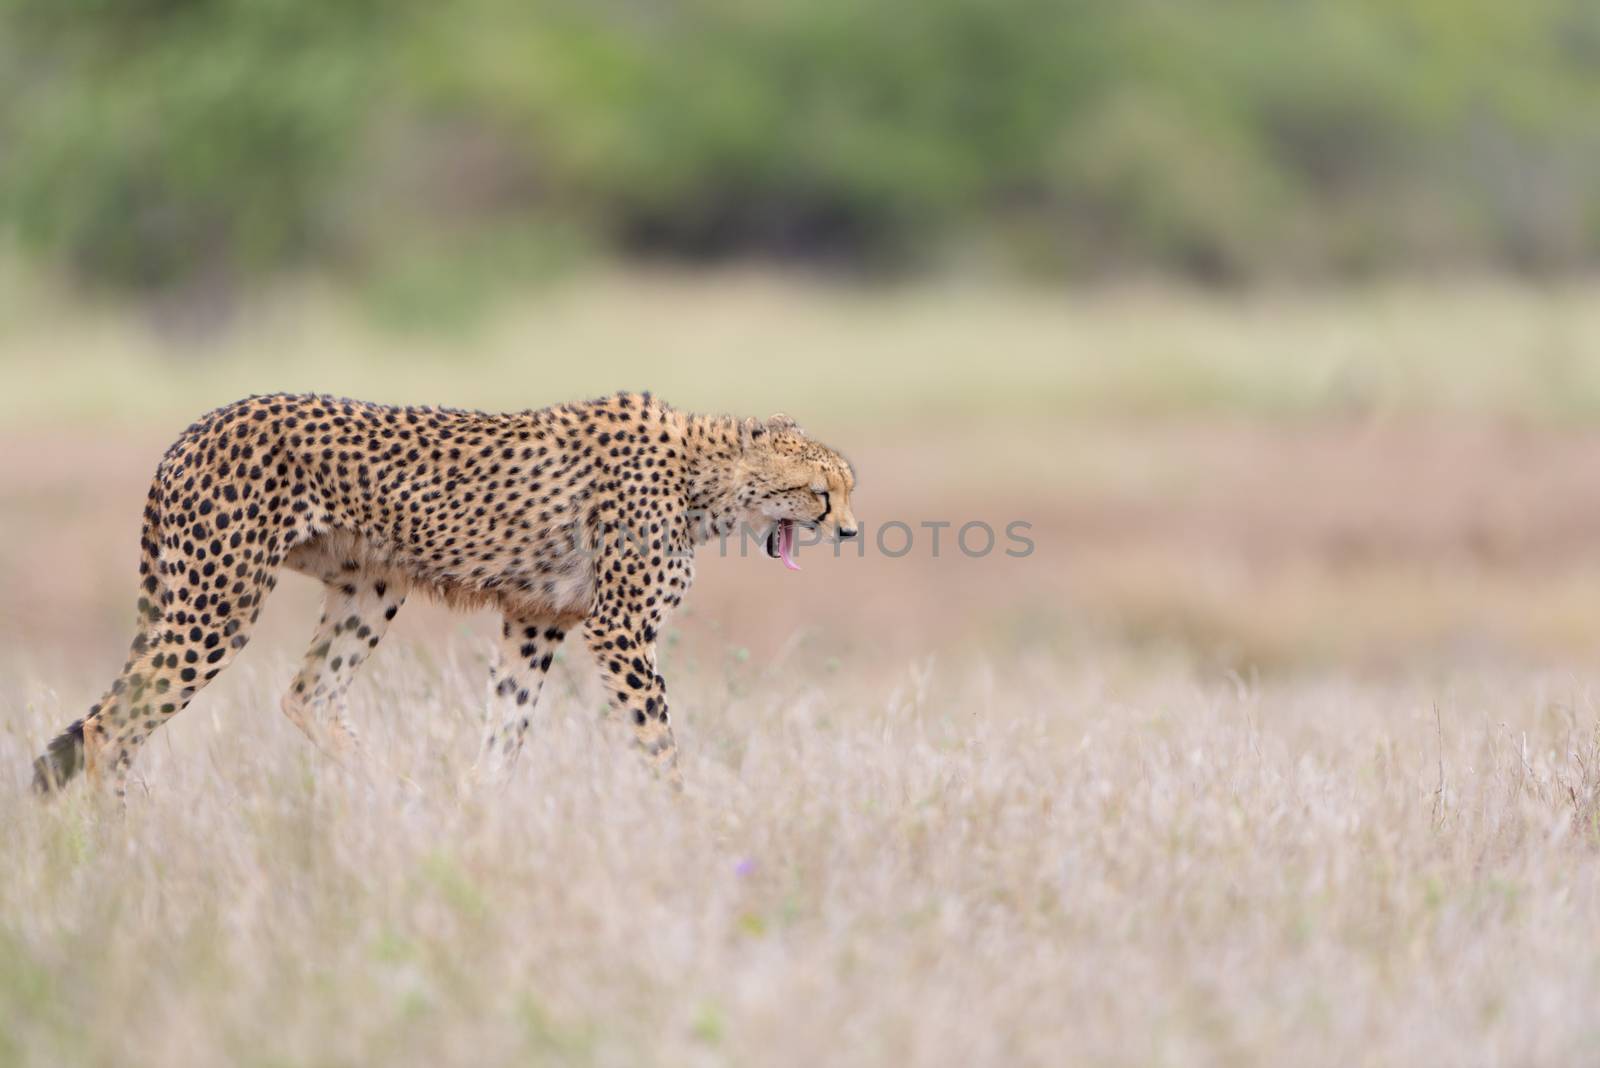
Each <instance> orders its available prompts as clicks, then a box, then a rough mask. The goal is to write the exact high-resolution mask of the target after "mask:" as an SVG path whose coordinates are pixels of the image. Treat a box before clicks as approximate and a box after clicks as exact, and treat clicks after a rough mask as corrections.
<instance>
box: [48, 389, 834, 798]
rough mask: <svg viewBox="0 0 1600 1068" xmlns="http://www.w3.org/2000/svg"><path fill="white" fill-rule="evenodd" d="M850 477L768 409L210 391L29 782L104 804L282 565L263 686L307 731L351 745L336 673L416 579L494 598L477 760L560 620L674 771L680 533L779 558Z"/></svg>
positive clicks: (246, 632) (518, 706)
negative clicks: (268, 675) (120, 640)
mask: <svg viewBox="0 0 1600 1068" xmlns="http://www.w3.org/2000/svg"><path fill="white" fill-rule="evenodd" d="M854 488H855V472H854V470H853V469H852V467H851V465H850V464H849V463H848V462H846V461H845V459H844V458H843V457H841V456H840V455H839V454H838V453H837V452H835V451H833V450H832V449H830V448H827V447H826V446H824V445H821V444H819V443H818V442H816V441H813V440H812V439H810V438H809V437H808V436H807V435H806V434H805V432H804V431H803V430H801V429H800V427H799V426H798V425H796V424H795V422H794V421H793V420H791V419H789V418H787V417H785V416H781V415H780V416H773V417H772V418H770V419H767V420H759V419H738V418H734V417H731V416H714V415H697V414H691V413H688V412H682V411H679V410H677V409H674V408H672V407H670V406H668V405H667V404H665V403H663V402H662V401H660V400H658V399H656V398H654V397H652V396H651V395H650V394H649V393H642V394H636V393H618V394H616V395H614V396H610V397H604V398H601V399H598V400H591V401H585V402H579V403H571V404H563V405H559V406H556V407H550V408H542V409H537V410H527V411H520V412H511V413H503V414H496V413H486V412H478V411H464V410H459V409H452V408H443V407H396V406H388V405H382V404H372V403H367V402H363V401H355V400H347V399H341V398H334V397H328V396H318V395H291V394H276V395H271V396H253V397H249V398H247V399H245V400H241V401H237V402H235V403H233V404H229V405H226V406H224V407H222V408H218V409H216V410H215V411H212V412H210V413H209V414H207V415H205V416H202V417H201V418H200V419H199V421H197V422H195V423H194V424H193V425H192V426H190V427H189V428H188V429H187V430H186V431H184V432H183V434H182V435H181V436H180V437H179V438H178V440H177V441H176V442H175V443H174V444H173V445H172V446H171V447H170V448H169V449H168V450H167V452H166V454H165V456H164V457H163V459H162V460H161V462H160V464H159V465H158V466H157V468H156V474H155V479H154V481H153V482H152V484H151V486H150V493H149V497H148V499H147V502H146V505H145V509H144V523H143V530H142V536H141V538H140V542H139V547H140V560H139V576H140V596H139V600H138V632H137V635H136V637H135V638H134V639H133V645H132V648H131V650H130V652H129V654H128V659H127V662H126V663H125V664H124V665H123V668H122V672H121V674H120V675H119V676H118V677H117V679H116V680H115V681H114V682H113V683H112V684H111V688H110V689H109V690H108V691H107V692H106V694H105V695H104V696H103V697H102V698H101V699H100V700H99V702H97V703H96V704H94V705H93V706H92V707H91V708H90V709H89V712H88V714H87V715H85V716H84V717H83V718H82V719H80V720H78V721H76V722H74V723H73V724H72V725H71V726H70V727H68V728H67V729H66V730H65V731H63V732H62V733H61V734H60V735H59V736H58V737H56V738H55V739H54V740H53V741H52V742H50V744H49V746H48V748H47V750H46V751H45V753H44V755H42V756H40V757H39V758H38V760H37V761H35V763H34V787H35V789H36V790H38V791H39V792H41V793H44V794H49V793H52V792H54V791H57V790H59V789H60V788H61V787H62V786H63V785H64V784H65V783H66V781H67V780H68V779H70V778H72V777H73V776H74V775H75V774H76V773H77V772H78V771H79V770H83V771H85V772H86V773H87V777H88V779H89V780H90V781H91V783H98V784H100V785H101V786H103V787H109V788H110V789H111V790H112V792H113V793H114V794H115V795H116V796H117V797H118V798H121V797H122V796H123V795H124V793H125V790H126V782H127V776H128V773H129V768H130V767H131V765H132V762H133V760H134V757H135V756H136V754H137V753H138V751H139V748H140V746H142V745H143V744H144V743H145V742H147V741H148V740H149V739H150V736H151V734H152V733H153V732H154V731H155V730H156V729H157V728H158V727H160V726H161V725H162V724H163V723H165V722H167V721H168V720H169V719H171V718H172V717H173V716H175V715H177V714H178V713H179V712H181V711H182V710H183V708H184V706H186V705H187V704H188V703H189V702H190V700H192V699H193V697H194V696H195V694H197V693H198V692H199V691H200V690H201V689H202V688H203V687H204V686H205V685H206V684H207V683H208V682H210V681H211V680H212V679H214V678H215V677H216V676H217V674H218V673H219V672H221V671H222V670H223V669H224V668H226V667H227V666H228V664H229V663H230V662H231V661H232V660H233V658H234V657H235V656H237V655H238V653H239V651H240V650H241V649H243V648H244V647H245V643H246V642H248V641H249V639H250V632H251V628H252V626H253V625H254V624H255V622H256V619H257V617H258V616H259V615H260V613H261V606H262V602H263V600H264V599H265V598H266V596H267V595H268V594H269V593H271V592H272V590H273V588H274V587H275V585H276V583H277V578H278V573H279V571H280V570H281V569H282V568H284V567H287V568H289V569H291V570H293V571H298V572H301V573H302V574H306V575H310V576H312V577H313V578H316V579H320V580H321V581H322V583H323V586H324V592H323V598H324V599H323V610H322V617H321V620H320V621H319V622H318V624H317V627H316V631H315V634H314V636H313V637H312V639H311V645H310V649H309V651H308V652H307V654H306V657H305V661H304V663H303V665H302V666H301V668H300V671H299V673H298V674H297V675H296V676H295V677H294V680H293V681H292V682H291V683H290V685H289V688H288V692H287V693H286V694H285V695H284V697H283V701H282V707H283V711H284V712H285V713H286V714H287V715H288V717H289V719H290V720H291V721H292V722H293V723H294V724H295V726H296V727H298V728H299V729H300V730H301V731H302V732H303V733H304V734H306V735H307V737H309V738H310V739H311V740H312V742H313V743H315V744H317V745H319V746H321V747H324V748H327V749H329V750H330V752H334V753H345V752H348V751H349V750H350V749H351V748H352V747H354V745H355V743H356V740H355V735H354V733H353V732H352V730H351V728H350V726H349V725H348V724H347V722H346V720H345V711H344V710H345V698H346V694H347V692H348V690H349V688H350V684H351V681H352V680H353V678H354V676H355V673H356V670H357V668H358V667H360V665H361V664H362V663H364V662H365V661H366V660H367V659H368V658H370V657H371V656H372V655H373V650H374V649H375V648H376V646H377V645H378V642H379V641H380V640H381V639H382V638H383V635H384V632H385V631H386V630H387V629H388V627H389V624H390V623H391V621H393V620H394V618H395V615H396V613H398V612H399V611H400V608H401V606H402V605H403V604H404V603H405V600H406V598H407V596H409V595H411V594H413V593H420V594H427V595H431V596H433V597H435V598H437V599H439V600H441V601H443V602H444V603H446V604H447V605H449V606H451V607H452V608H456V609H462V610H470V609H477V608H485V607H487V608H493V609H496V610H498V611H499V612H500V614H501V616H502V625H501V627H500V638H499V641H498V643H497V651H496V655H495V657H494V662H493V666H492V667H491V668H490V673H489V687H488V689H489V697H488V701H489V711H488V720H487V736H486V738H485V740H484V743H483V749H482V751H481V754H480V758H479V760H480V764H481V763H482V762H483V761H484V760H486V759H487V760H490V761H492V762H494V763H496V764H498V765H501V766H506V765H509V764H510V763H511V762H512V761H514V759H515V758H516V756H517V754H518V753H519V752H520V751H521V749H522V745H523V738H524V735H525V734H526V732H527V730H528V725H529V717H530V715H531V713H532V711H533V708H534V705H535V703H536V702H537V700H538V697H539V691H540V688H541V686H542V684H543V682H544V679H545V675H546V673H547V672H548V671H549V669H550V664H551V659H552V657H553V655H554V653H555V650H556V648H557V647H558V646H559V645H560V644H561V641H562V639H563V638H564V637H565V636H566V634H567V632H568V631H569V630H571V629H572V628H574V627H576V626H578V625H580V624H581V625H582V628H583V636H584V640H585V641H586V643H587V644H588V647H589V649H590V650H591V652H592V653H593V654H594V659H595V661H596V664H597V665H598V668H599V671H600V674H601V676H602V678H603V681H604V684H605V688H606V691H607V693H608V694H609V695H610V696H611V697H613V698H614V700H615V703H616V705H617V706H619V707H620V708H621V709H622V710H625V714H626V715H627V717H628V718H629V719H630V720H631V722H632V725H633V728H634V733H635V741H636V743H637V745H638V747H639V748H640V749H641V750H642V751H643V753H644V754H645V756H646V758H647V760H648V761H649V763H650V764H651V765H652V766H654V767H655V768H656V769H657V771H658V772H660V773H662V774H663V775H664V776H666V777H667V778H668V779H670V780H671V781H672V782H673V783H675V784H681V777H680V776H679V773H678V768H677V748H676V746H675V744H674V742H673V738H672V728H671V724H670V721H669V719H668V713H667V694H666V681H665V680H664V679H663V678H662V677H661V674H660V673H659V672H658V671H657V670H656V640H657V637H658V635H659V634H660V631H661V627H662V624H663V623H664V621H665V620H666V618H667V616H668V614H669V613H670V612H671V611H672V609H674V608H676V607H677V606H678V604H679V603H680V602H681V601H682V599H683V596H684V594H685V593H687V592H688V590H689V586H690V583H691V581H692V579H693V577H694V567H693V554H694V550H695V548H696V547H697V546H700V545H704V544H706V543H707V542H708V541H710V540H711V539H712V538H717V537H720V538H722V539H724V544H726V543H727V542H726V539H727V538H728V537H729V536H730V535H732V534H734V533H738V534H739V536H740V537H741V538H743V537H744V536H745V535H746V534H748V533H751V532H755V533H756V534H757V536H759V537H761V538H762V541H763V543H764V547H765V549H766V551H767V553H768V555H770V556H772V557H774V558H777V559H779V560H781V561H782V562H783V563H784V564H785V566H787V567H790V568H797V566H798V565H797V564H796V563H795V561H794V549H795V547H796V544H797V540H796V539H797V537H798V535H797V533H796V532H797V530H801V529H805V530H809V531H814V532H816V534H817V535H818V536H827V537H833V538H852V537H855V536H856V533H857V525H856V520H855V517H854V515H853V513H852V512H851V508H850V495H851V493H852V491H853V490H854Z"/></svg>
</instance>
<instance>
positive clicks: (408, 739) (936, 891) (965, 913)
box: [0, 648, 1600, 1065]
mask: <svg viewBox="0 0 1600 1068" xmlns="http://www.w3.org/2000/svg"><path fill="white" fill-rule="evenodd" d="M385 652H386V654H387V655H386V656H384V657H383V658H382V660H381V663H382V665H383V670H382V672H381V675H382V678H381V681H377V680H372V679H369V680H368V682H367V684H365V685H363V686H362V687H359V688H358V689H359V694H360V696H359V698H358V700H357V709H356V712H357V722H358V724H359V726H360V727H361V729H362V731H363V734H364V737H365V738H366V739H367V741H368V744H369V746H370V748H371V749H372V755H371V763H370V764H369V765H368V766H369V769H370V772H369V774H370V781H365V780H364V779H363V778H360V777H356V776H351V775H348V774H345V773H342V772H341V771H340V770H339V769H338V768H336V767H335V766H333V765H331V764H330V763H328V762H327V761H326V760H325V759H323V758H321V757H320V756H319V755H318V754H317V753H316V752H315V751H314V750H313V749H312V748H311V747H310V746H308V745H306V744H305V743H304V741H303V740H302V739H301V738H300V736H299V735H298V734H297V733H295V732H294V730H293V728H292V727H291V726H290V725H289V724H288V722H287V720H286V719H285V718H284V717H283V716H281V715H279V714H278V713H277V711H276V709H275V707H274V706H275V701H274V691H275V689H276V686H275V685H274V684H275V683H276V682H277V680H278V678H279V677H281V676H286V675H287V673H288V671H289V670H290V667H289V664H288V662H287V661H284V662H282V663H280V664H277V665H276V667H277V668H278V669H279V670H276V671H256V672H248V673H245V674H242V675H239V676H234V677H229V678H227V679H225V680H223V681H219V683H218V684H217V689H218V691H220V692H219V693H217V694H215V695H213V696H210V697H209V700H208V702H207V705H209V707H207V706H206V705H197V707H196V709H195V710H193V711H191V712H190V713H189V714H188V716H187V717H186V718H187V719H188V720H189V721H190V722H189V723H187V724H183V725H174V727H173V728H172V729H171V730H169V731H167V732H165V733H164V734H163V736H162V739H161V741H160V742H159V743H158V744H156V745H155V746H154V747H152V751H151V752H150V754H149V756H150V759H149V760H147V761H146V762H145V763H144V764H143V765H142V766H141V768H142V771H143V773H144V775H145V776H146V777H147V779H148V782H149V789H148V795H147V796H146V795H142V794H141V795H139V796H136V798H135V800H134V801H133V803H132V804H131V806H130V809H131V811H130V813H129V816H128V818H127V820H126V822H124V821H122V820H119V819H116V818H106V817H105V816H103V815H100V814H97V813H95V812H94V811H92V809H91V807H90V806H89V805H88V803H87V801H86V799H85V797H84V795H83V794H81V793H76V794H74V795H72V796H70V797H69V798H67V799H65V800H64V801H63V802H62V803H60V804H56V805H53V806H50V807H47V808H45V807H38V806H36V805H35V804H34V803H33V802H32V801H31V800H29V799H28V798H27V797H26V796H25V795H24V794H23V793H22V790H23V785H24V780H23V769H24V768H25V767H26V762H27V759H28V758H29V757H30V756H31V755H32V751H33V748H34V743H35V740H36V739H38V738H40V737H42V736H43V735H44V733H45V732H46V731H47V730H48V729H51V728H53V727H55V726H56V725H57V724H58V723H59V722H60V721H61V720H63V719H65V718H67V717H69V716H71V715H73V714H75V712H76V707H75V706H64V705H63V703H62V701H61V700H60V699H59V697H58V696H57V692H56V690H55V689H54V688H53V687H54V686H55V685H56V682H55V680H49V681H46V680H40V679H36V678H29V677H26V676H24V677H22V678H18V677H16V676H11V680H12V681H10V682H8V684H7V687H6V691H5V699H6V700H7V702H8V704H10V705H11V706H12V707H20V708H25V709H26V711H25V712H23V713H21V714H19V715H18V716H16V717H15V719H13V720H12V721H11V723H10V724H9V725H8V730H7V731H6V732H5V734H4V735H3V736H0V769H3V774H4V779H3V780H0V781H3V782H4V783H5V784H6V790H5V794H6V796H7V798H8V800H6V801H5V802H4V812H3V814H0V848H3V854H4V856H5V857H6V858H7V863H6V865H5V869H4V876H3V877H0V916H3V917H4V920H3V926H0V950H3V951H0V1063H6V1064H105V1065H133V1064H152V1065H153V1064H161V1065H188V1064H193V1065H209V1064H244V1065H300V1064H305V1065H358V1064H372V1063H385V1064H419V1065H420V1064H428V1065H450V1064H461V1065H481V1064H515V1063H576V1064H617V1065H625V1064H724V1063H725V1064H752V1063H761V1064H794V1065H807V1064H816V1063H849V1064H907V1063H915V1064H931V1065H940V1064H948V1065H964V1064H976V1063H985V1064H999V1063H1031V1064H1063V1063H1090V1064H1108V1065H1120V1064H1130V1065H1132V1064H1195V1063H1227V1064H1282V1063H1297V1064H1329V1065H1333V1064H1353V1063H1362V1064H1410V1063H1419V1062H1421V1063H1435V1064H1463V1065H1470V1064H1574V1063H1581V1062H1582V1061H1583V1060H1584V1059H1585V1058H1586V1057H1587V1056H1588V1055H1589V1054H1590V1053H1592V1051H1593V1050H1594V1049H1595V1044H1596V1043H1597V1042H1600V1029H1597V1028H1600V1025H1597V1024H1596V1022H1595V1017H1594V1014H1593V1012H1592V1009H1593V1006H1594V1004H1595V999H1596V998H1597V997H1600V957H1597V954H1596V950H1595V940H1594V937H1593V936H1594V934H1595V933H1596V931H1597V930H1600V851H1597V850H1600V823H1597V821H1600V797H1597V791H1600V738H1597V737H1596V733H1595V725H1596V707H1595V685H1596V683H1597V682H1600V677H1597V676H1593V675H1590V676H1584V677H1575V676H1571V675H1563V676H1559V677H1549V676H1534V675H1527V676H1497V675H1477V674H1473V675H1467V676H1461V677H1457V678H1456V679H1454V680H1452V681H1451V683H1450V684H1449V685H1447V686H1444V687H1432V686H1408V685H1389V686H1372V685H1358V684H1354V683H1351V682H1349V681H1347V680H1340V679H1328V680H1323V681H1310V680H1302V681H1300V682H1297V683H1295V684H1292V685H1280V684H1248V683H1245V682H1243V681H1238V682H1235V683H1231V684H1228V683H1224V684H1215V683H1210V682H1206V681H1204V680H1203V679H1201V678H1197V677H1196V675H1195V674H1194V673H1193V672H1191V671H1190V670H1188V669H1186V668H1185V667H1184V666H1183V665H1182V664H1181V663H1171V662H1165V663H1164V662H1158V661H1138V660H1129V659H1126V658H1125V657H1122V656H1119V655H1118V654H1116V653H1115V652H1099V653H1094V654H1089V653H1087V652H1085V653H1084V654H1083V655H1082V656H1079V657H1072V658H1067V659H1045V658H1023V659H1020V660H1017V661H1014V662H1004V661H998V660H996V661H993V662H984V663H979V664H975V665H969V666H967V667H964V668H957V667H955V666H952V665H949V664H946V663H944V662H942V661H938V660H935V661H931V662H919V663H917V664H914V665H910V666H908V667H907V668H906V669H905V670H904V671H903V673H902V674H901V675H900V677H899V678H890V679H886V680H883V681H876V682H875V681H866V680H863V679H859V678H853V677H852V676H851V675H850V674H849V673H835V674H831V675H830V674H819V673H817V672H815V671H813V670H811V669H810V668H809V667H808V666H807V665H804V664H795V663H790V664H780V665H776V666H772V667H770V668H763V669H759V670H754V671H752V672H751V673H750V674H749V675H748V677H742V678H741V677H740V676H737V675H735V674H732V673H724V672H720V671H715V670H713V671H692V670H691V671H679V672H677V673H676V674H674V675H673V687H674V690H673V692H674V694H675V695H677V699H678V700H679V702H680V707H682V708H684V709H685V710H686V711H685V714H684V715H683V716H682V717H681V718H680V720H679V722H680V723H681V724H682V727H681V730H680V739H681V742H682V746H683V750H684V753H685V755H686V764H685V773H686V776H687V778H688V781H689V787H688V790H687V792H686V793H685V794H684V795H683V796H681V797H680V796H674V795H673V794H671V793H670V792H669V791H668V790H667V789H666V788H665V787H664V786H663V785H662V784H660V783H658V782H655V781H650V780H649V779H647V777H646V776H645V774H644V773H643V772H642V771H641V769H640V768H639V767H638V766H637V765H636V762H634V761H632V760H629V759H624V757H625V755H626V754H625V748H626V747H625V735H626V729H625V728H623V727H620V726H619V725H617V724H615V723H612V722H608V721H607V720H605V719H604V718H602V717H600V716H598V715H597V714H596V711H595V703H594V700H593V694H592V693H590V692H588V691H587V690H586V688H585V687H584V685H583V684H582V682H581V676H580V675H578V674H576V673H574V674H573V675H572V676H571V677H570V678H562V679H560V680H559V682H560V684H559V685H557V686H556V687H554V691H555V692H554V693H552V694H551V699H550V702H549V704H548V706H547V707H545V708H544V710H543V711H542V713H541V716H540V723H539V727H538V729H537V731H536V732H535V734H536V740H537V744H536V745H535V746H534V747H533V749H532V750H531V751H530V752H528V753H527V754H525V756H524V758H523V760H522V762H521V763H520V764H519V765H518V767H517V768H516V774H515V777H514V778H513V779H512V780H511V781H510V782H509V783H508V784H506V785H504V786H501V785H493V784H480V783H477V782H474V781H473V779H472V777H471V774H470V769H469V762H470V759H471V756H472V753H473V750H474V746H475V744H476V742H477V740H478V722H477V715H476V712H475V710H474V708H473V707H472V706H473V700H472V699H473V697H474V695H476V694H477V693H478V692H480V689H479V688H480V686H481V676H480V675H479V672H478V671H477V670H476V668H477V665H476V664H474V663H473V662H472V661H473V659H474V658H473V657H472V656H471V655H470V654H469V653H468V652H467V651H464V650H462V649H460V648H456V649H455V650H453V651H452V652H449V653H447V654H445V655H443V656H441V657H432V656H429V655H427V654H422V653H419V654H418V655H416V656H407V655H405V654H404V653H403V652H402V651H401V650H398V649H391V650H386V651H385ZM184 728H187V729H184Z"/></svg>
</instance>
